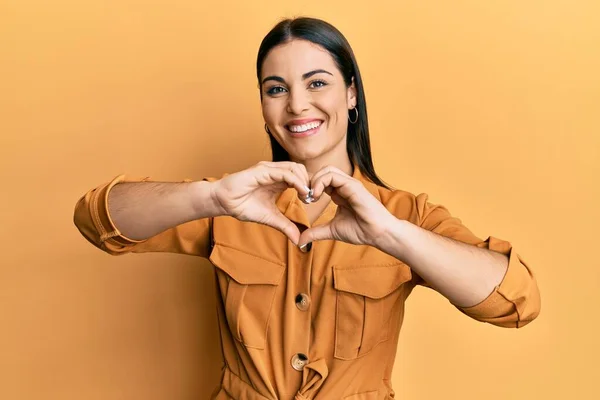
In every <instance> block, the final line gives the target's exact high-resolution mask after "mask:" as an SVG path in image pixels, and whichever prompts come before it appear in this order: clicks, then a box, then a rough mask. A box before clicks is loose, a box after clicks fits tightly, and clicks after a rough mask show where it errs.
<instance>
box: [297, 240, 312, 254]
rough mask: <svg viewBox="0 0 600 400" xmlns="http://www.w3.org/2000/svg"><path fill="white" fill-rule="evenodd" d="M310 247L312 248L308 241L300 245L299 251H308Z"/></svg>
mask: <svg viewBox="0 0 600 400" xmlns="http://www.w3.org/2000/svg"><path fill="white" fill-rule="evenodd" d="M310 249H312V242H308V243H307V244H305V245H304V246H301V247H300V251H301V252H303V253H308V252H309V251H310Z"/></svg>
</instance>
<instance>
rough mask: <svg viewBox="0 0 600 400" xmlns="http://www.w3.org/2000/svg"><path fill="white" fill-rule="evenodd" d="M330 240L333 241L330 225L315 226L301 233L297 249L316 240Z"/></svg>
mask: <svg viewBox="0 0 600 400" xmlns="http://www.w3.org/2000/svg"><path fill="white" fill-rule="evenodd" d="M331 239H334V237H333V232H331V226H330V224H325V225H317V226H315V227H313V228H308V229H306V230H305V231H304V232H302V234H301V235H300V237H299V239H298V247H300V246H304V245H305V244H307V243H311V242H316V241H318V240H331Z"/></svg>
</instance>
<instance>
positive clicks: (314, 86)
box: [309, 80, 327, 89]
mask: <svg viewBox="0 0 600 400" xmlns="http://www.w3.org/2000/svg"><path fill="white" fill-rule="evenodd" d="M323 86H327V82H325V81H322V80H316V81H312V82H311V83H310V85H309V87H310V88H311V89H318V88H320V87H323Z"/></svg>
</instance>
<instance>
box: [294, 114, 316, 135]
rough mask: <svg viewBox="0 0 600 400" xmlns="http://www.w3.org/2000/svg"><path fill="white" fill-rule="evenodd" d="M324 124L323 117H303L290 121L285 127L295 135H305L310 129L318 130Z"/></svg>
mask: <svg viewBox="0 0 600 400" xmlns="http://www.w3.org/2000/svg"><path fill="white" fill-rule="evenodd" d="M322 124H323V120H321V119H315V118H311V119H301V120H294V121H290V123H288V124H287V125H285V128H286V129H287V130H288V131H289V132H290V133H292V134H293V135H303V134H305V133H309V132H310V131H314V130H317V129H318V128H319V127H320V126H321V125H322Z"/></svg>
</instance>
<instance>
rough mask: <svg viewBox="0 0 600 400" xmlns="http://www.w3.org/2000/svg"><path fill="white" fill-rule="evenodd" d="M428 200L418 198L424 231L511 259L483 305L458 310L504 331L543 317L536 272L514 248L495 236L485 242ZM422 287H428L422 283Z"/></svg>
mask: <svg viewBox="0 0 600 400" xmlns="http://www.w3.org/2000/svg"><path fill="white" fill-rule="evenodd" d="M427 198H428V197H427V195H426V194H421V195H419V196H417V197H416V209H417V212H418V214H419V217H420V218H419V220H420V226H421V227H422V228H424V229H428V230H430V231H432V232H435V233H438V234H440V235H442V236H445V237H449V238H452V239H455V240H458V241H460V242H463V243H467V244H471V245H475V246H477V247H479V248H485V249H489V250H492V251H496V252H498V253H502V254H504V255H506V256H507V257H508V268H507V270H506V273H505V275H504V277H503V279H502V281H501V282H500V283H499V284H498V285H497V286H496V287H495V288H494V290H493V291H492V293H490V295H489V296H488V297H487V298H486V299H484V300H483V301H482V302H480V303H479V304H476V305H474V306H471V307H457V308H458V309H459V310H460V311H462V312H463V313H464V314H466V315H468V316H469V317H471V318H474V319H476V320H478V321H482V322H488V323H490V324H493V325H497V326H501V327H507V328H521V327H523V326H525V325H527V324H528V323H529V322H531V321H533V320H534V319H535V318H536V317H537V316H538V315H539V313H540V308H541V299H540V292H539V289H538V285H537V281H536V278H535V275H534V273H533V271H532V269H531V268H530V266H529V264H528V263H527V262H526V261H525V260H524V259H523V257H522V256H521V255H520V254H519V253H517V252H516V251H515V249H514V248H513V246H512V244H511V243H510V242H508V241H505V240H502V239H498V238H496V237H493V236H489V237H488V238H487V239H486V240H481V239H480V238H478V237H477V236H475V235H474V234H473V233H472V232H471V231H470V230H469V229H468V228H467V227H466V226H464V225H463V224H462V222H461V220H460V219H458V218H456V217H453V216H452V215H451V214H450V213H449V212H448V210H447V209H446V208H445V207H444V206H441V205H435V204H431V203H429V202H427ZM418 283H419V284H423V285H425V286H427V284H426V282H423V281H422V280H421V282H418Z"/></svg>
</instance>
